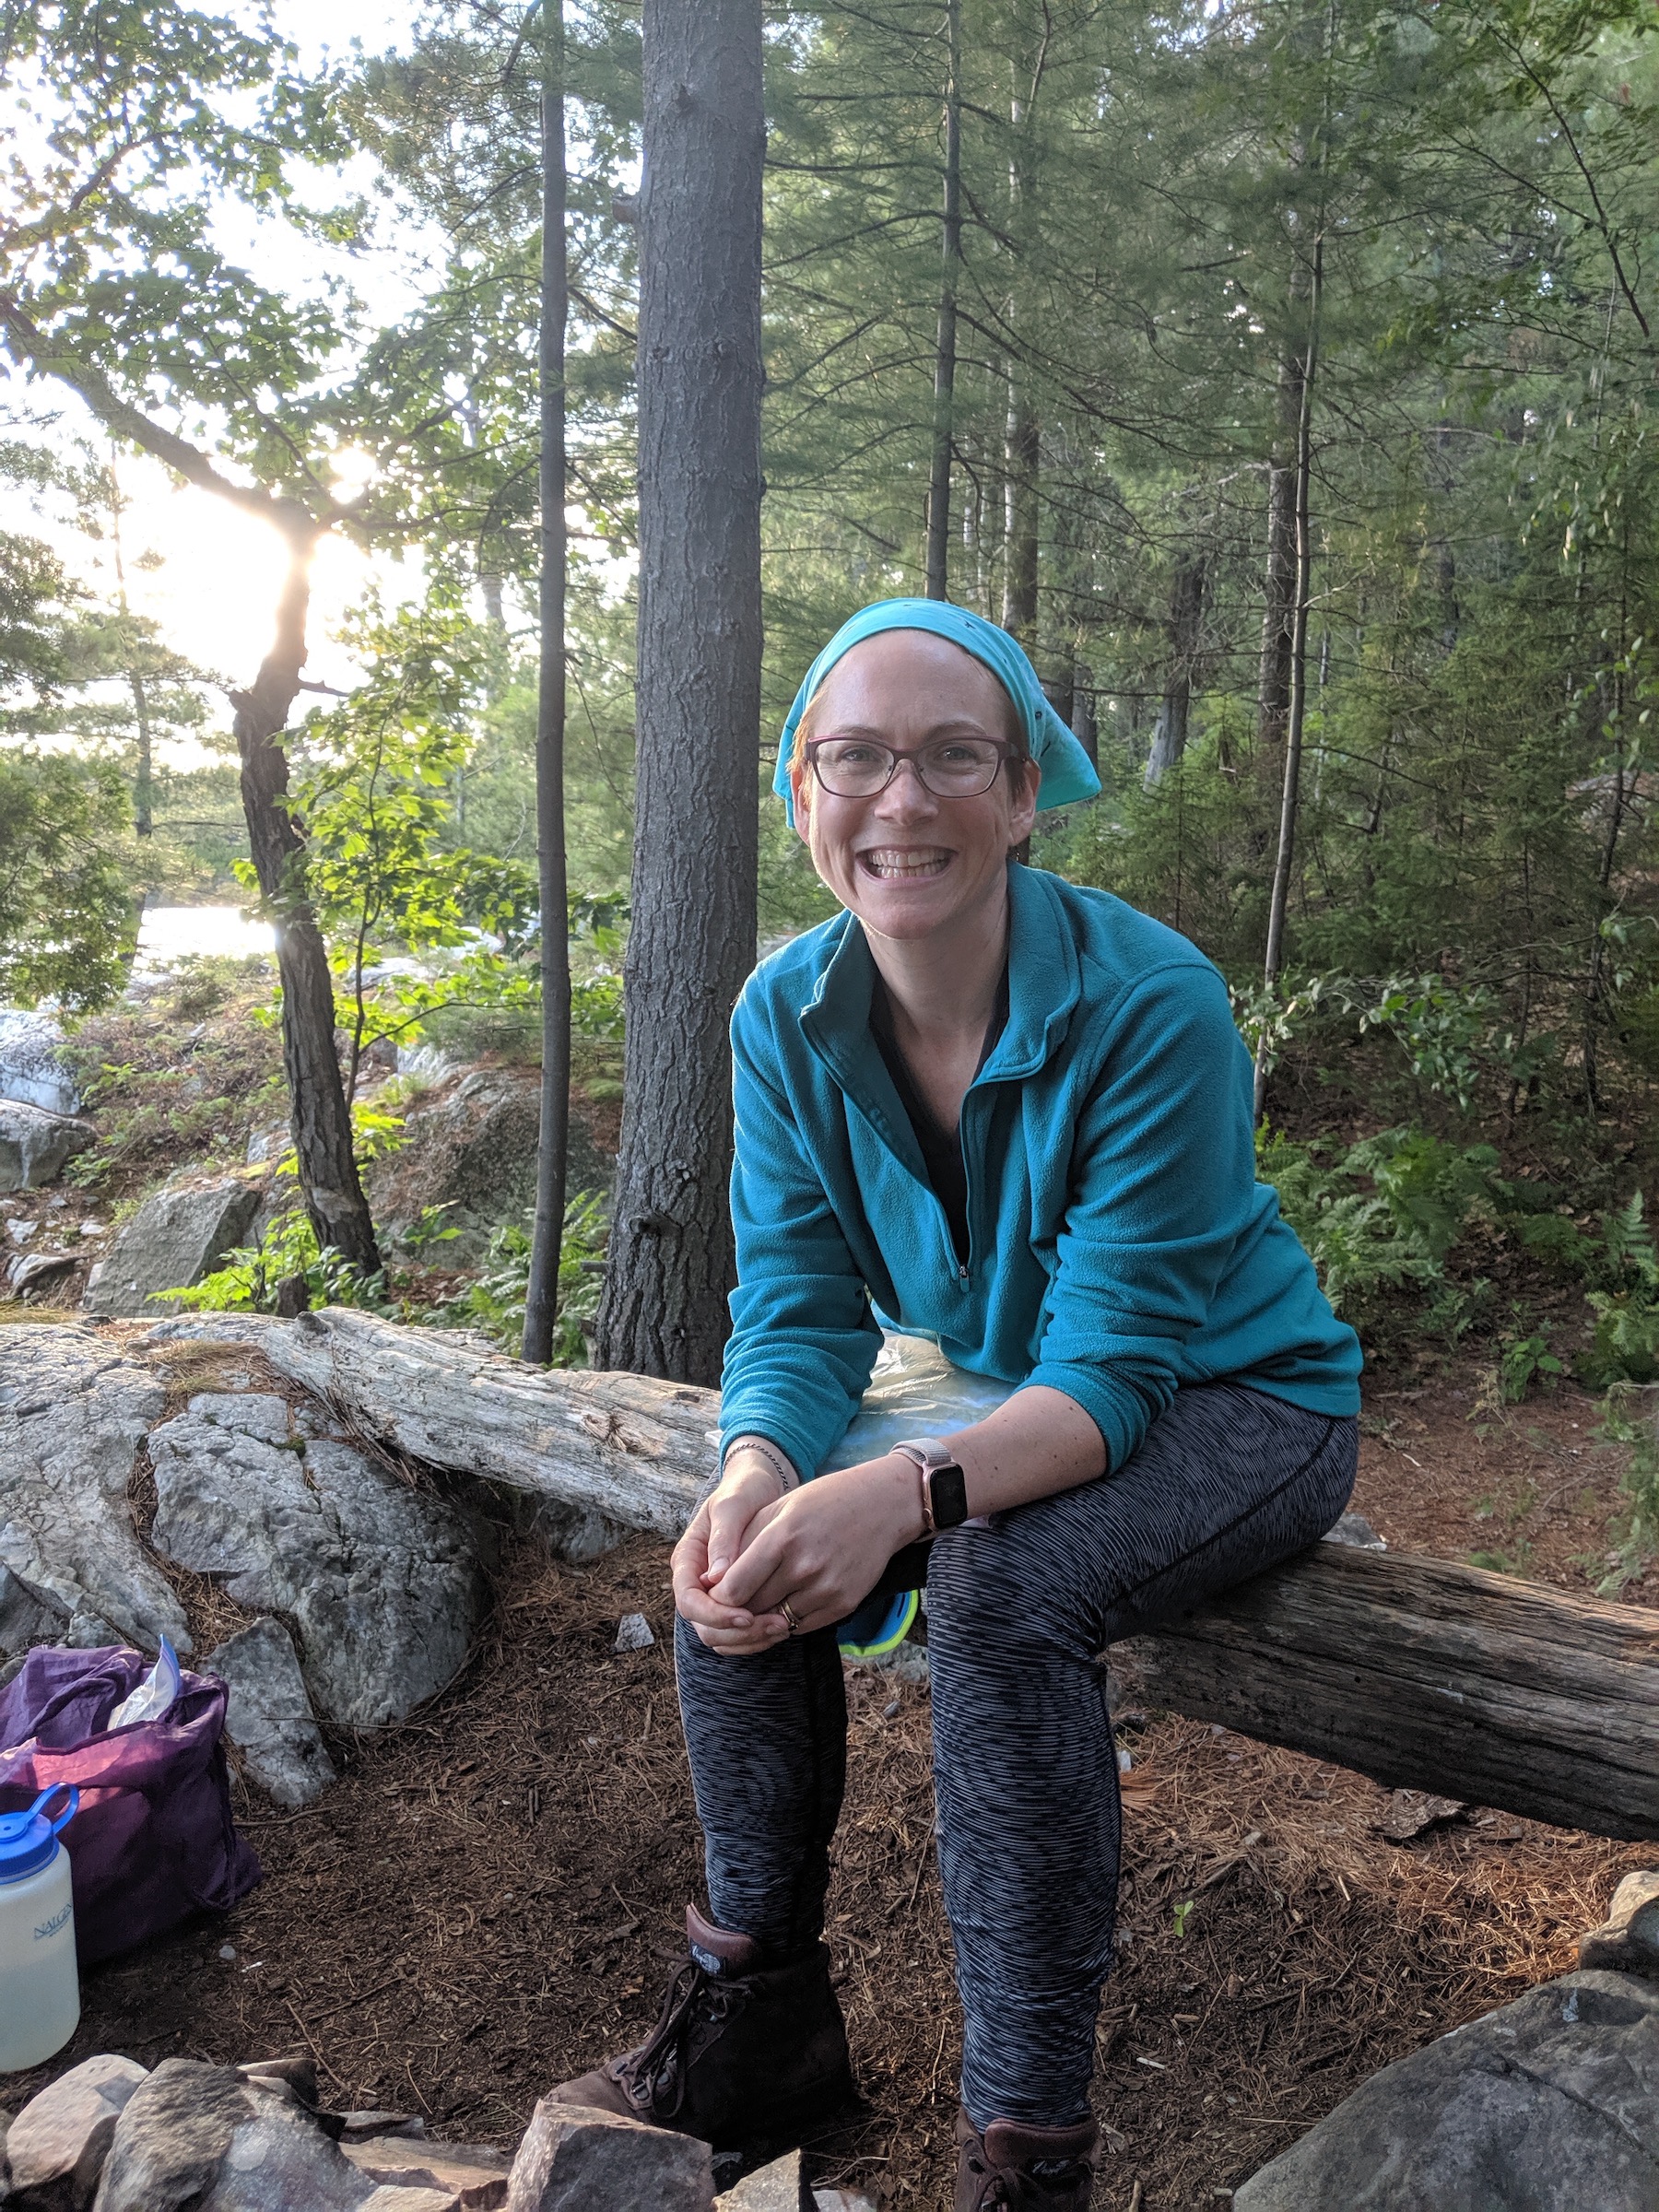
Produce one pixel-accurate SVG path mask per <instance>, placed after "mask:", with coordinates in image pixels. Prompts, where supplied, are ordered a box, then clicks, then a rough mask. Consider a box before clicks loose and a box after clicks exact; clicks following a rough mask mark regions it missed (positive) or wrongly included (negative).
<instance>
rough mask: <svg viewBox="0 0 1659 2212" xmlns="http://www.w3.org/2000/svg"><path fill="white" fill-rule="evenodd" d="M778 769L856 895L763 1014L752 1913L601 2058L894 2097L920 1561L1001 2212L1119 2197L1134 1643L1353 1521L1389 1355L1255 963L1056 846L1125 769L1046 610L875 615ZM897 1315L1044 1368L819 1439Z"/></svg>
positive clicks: (731, 1457)
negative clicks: (866, 1741)
mask: <svg viewBox="0 0 1659 2212" xmlns="http://www.w3.org/2000/svg"><path fill="white" fill-rule="evenodd" d="M779 778H780V784H781V788H782V792H783V794H784V796H785V799H786V803H787V804H788V806H790V809H791V815H792V819H793V820H794V826H795V828H796V830H797V831H798V833H799V835H800V836H801V837H802V838H803V839H804V840H805V841H806V845H807V847H808V849H809V850H810V852H811V854H812V859H813V864H814V865H815V866H816V868H817V869H818V874H819V876H820V877H822V879H823V881H824V882H825V883H826V884H827V885H828V886H829V888H830V889H831V890H832V891H833V892H834V893H835V894H836V896H837V897H838V898H839V899H840V900H841V903H842V905H843V907H844V908H845V910H846V911H845V912H844V913H842V914H841V916H840V917H839V918H838V919H837V920H836V921H834V922H830V923H826V924H824V925H823V926H822V927H821V928H819V929H817V930H814V931H812V932H810V933H809V934H808V935H806V936H804V937H801V938H798V939H797V940H796V941H795V942H794V944H793V945H791V946H789V947H786V948H785V949H784V950H783V951H782V953H779V954H778V955H776V956H775V957H774V958H773V959H770V960H767V961H765V962H763V963H762V965H761V966H760V968H759V969H758V970H757V971H756V973H755V974H754V976H753V977H751V979H750V981H749V983H748V985H747V988H746V990H745V992H744V994H743V997H742V999H741V1001H740V1002H739V1005H738V1008H737V1012H736V1016H735V1020H734V1023H733V1032H732V1034H733V1047H734V1058H735V1106H736V1135H735V1164H734V1169H733V1177H732V1211H733V1220H734V1225H735V1230H736V1241H737V1262H738V1287H737V1289H736V1291H735V1293H734V1295H733V1299H732V1321H733V1328H732V1335H731V1338H730V1341H729V1344H728V1347H727V1352H726V1363H725V1373H724V1383H723V1388H722V1394H721V1433H722V1439H723V1447H724V1450H723V1462H722V1471H721V1476H720V1479H719V1481H718V1483H717V1484H716V1485H715V1486H714V1488H713V1489H712V1495H711V1496H710V1498H709V1499H708V1500H707V1501H706V1502H705V1503H704V1505H703V1506H702V1507H701V1509H700V1512H698V1513H697V1514H696V1516H695V1517H694V1518H693V1520H692V1522H691V1524H690V1526H689V1528H688V1530H687V1532H686V1535H685V1536H684V1537H683V1538H682V1539H681V1541H680V1543H679V1545H678V1547H677V1549H676V1552H675V1560H674V1583H675V1598H676V1603H677V1608H678V1612H679V1621H678V1626H677V1635H676V1648H677V1664H678V1669H679V1685H680V1701H681V1709H682V1712H683V1715H684V1720H685V1730H686V1743H687V1747H688V1752H689V1755H690V1761H691V1772H692V1780H693V1783H694V1785H695V1789H696V1794H697V1805H698V1811H699V1815H700V1818H701V1821H702V1826H703V1832H704V1837H705V1840H706V1845H707V1854H706V1865H707V1872H708V1885H709V1912H708V1913H707V1915H705V1914H704V1913H703V1912H701V1911H700V1910H699V1909H697V1908H695V1907H693V1908H692V1909H691V1910H690V1911H689V1912H688V1933H689V1937H690V1956H689V1958H688V1960H687V1962H686V1965H685V1966H684V1968H682V1970H681V1972H680V1975H679V1977H678V1979H677V1982H676V1983H675V1987H674V1991H673V1993H672V1994H671V1995H670V1998H669V2002H668V2004H667V2006H666V2007H665V2011H664V2015H663V2018H662V2021H661V2022H660V2024H659V2026H658V2028H657V2030H656V2032H655V2034H654V2035H653V2037H652V2038H651V2040H650V2041H648V2042H647V2043H646V2044H645V2045H644V2046H642V2047H641V2050H639V2051H636V2052H630V2053H626V2054H625V2055H624V2056H622V2057H620V2058H618V2059H613V2060H612V2061H611V2062H610V2064H609V2065H606V2066H605V2067H602V2068H600V2069H599V2070H598V2071H596V2072H594V2073H592V2074H588V2075H585V2076H583V2077H582V2078H581V2079H580V2080H579V2081H576V2082H572V2083H571V2084H570V2085H568V2088H566V2090H565V2091H564V2092H562V2093H563V2094H564V2095H566V2096H568V2097H570V2098H571V2099H572V2100H575V2101H577V2102H579V2103H583V2104H589V2105H595V2104H596V2105H602V2106H608V2107H609V2108H610V2109H612V2110H614V2111H618V2112H628V2113H630V2114H632V2115H633V2116H635V2117H639V2118H642V2119H646V2120H652V2121H655V2122H656V2123H657V2124H662V2125H668V2126H675V2127H682V2128H688V2129H690V2130H692V2131H693V2132H695V2133H697V2134H700V2135H705V2136H708V2137H709V2138H710V2139H711V2140H712V2142H714V2143H716V2144H717V2145H720V2146H722V2147H724V2146H727V2145H731V2146H733V2147H741V2146H743V2145H744V2144H746V2143H750V2142H752V2141H754V2139H755V2138H757V2137H759V2136H767V2135H771V2134H776V2133H779V2132H783V2131H788V2130H797V2129H800V2128H803V2127H806V2126H808V2125H810V2124H813V2122H814V2121H815V2120H817V2119H818V2118H820V2117H822V2116H823V2115H824V2114H825V2113H826V2112H828V2111H830V2109H831V2108H833V2107H834V2105H835V2104H836V2103H837V2102H838V2101H839V2100H841V2099H842V2098H843V2097H845V2096H846V2095H847V2094H848V2093H849V2091H850V2088H851V2075H850V2071H849V2061H848V2053H847V2046H846V2039H845V2034H844V2031H843V2030H842V2026H841V2014H840V2010H839V2007H838V2006H837V2002H836V1998H835V1994H834V1992H833V1990H832V1988H831V1987H830V1978H829V1971H828V1957H829V1955H828V1953H827V1952H826V1951H825V1949H824V1947H823V1946H822V1943H821V1940H820V1937H821V1932H822V1920H823V1907H824V1896H825V1888H826V1885H827V1882H828V1878H829V1849H830V1841H831V1839H832V1837H833V1834H834V1831H835V1826H836V1822H837V1818H838V1817H839V1813H840V1808H841V1789H842V1783H843V1779H844V1759H845V1741H844V1738H845V1705H844V1697H843V1690H842V1683H841V1659H840V1653H839V1649H838V1644H837V1638H836V1628H837V1624H839V1623H841V1622H842V1621H844V1620H845V1619H846V1618H848V1616H849V1615H851V1614H852V1613H853V1611H854V1610H855V1609H856V1608H857V1607H858V1606H860V1605H861V1603H862V1602H863V1600H864V1599H865V1598H866V1597H867V1596H869V1595H870V1594H871V1593H872V1592H874V1591H877V1589H882V1590H893V1589H896V1588H900V1589H901V1588H905V1587H908V1586H911V1585H912V1584H913V1583H914V1582H915V1580H916V1579H917V1576H918V1572H919V1573H920V1574H923V1575H924V1576H925V1581H926V1586H927V1596H928V1656H929V1661H930V1667H931V1678H932V1690H933V1695H932V1706H933V1720H934V1745H935V1780H936V1785H937V1795H938V1834H939V1865H940V1873H941V1876H942V1878H943V1883H944V1888H945V1897H946V1904H947V1911H948V1912H949V1916H950V1924H951V1934H952V1937H953V1940H954V1943H955V1949H956V1965H957V1980H958V1986H959V1991H960V1994H961V1998H962V2007H963V2013H964V2016H965V2037H964V2059H963V2070H962V2113H961V2117H960V2121H959V2129H958V2141H959V2175H958V2182H957V2193H956V2208H957V2212H987V2208H988V2207H989V2206H992V2205H994V2204H996V2205H1006V2204H1018V2205H1020V2206H1024V2207H1026V2212H1083V2208H1084V2207H1085V2206H1087V2204H1088V2198H1089V2194H1090V2188H1091V2180H1092V2170H1093V2164H1094V2159H1095V2152H1096V2148H1097V2145H1098V2141H1099V2133H1098V2130H1097V2128H1096V2126H1095V2124H1094V2122H1093V2121H1092V2119H1091V2118H1090V2116H1089V2110H1088V2092H1089V2080H1090V2075H1091V2071H1092V2066H1093V2059H1094V2020H1095V2014H1096V2010H1097V2007H1098V2003H1099V1995H1100V1984H1101V1982H1102V1980H1103V1978H1104V1975H1105V1971H1106V1968H1107V1965H1108V1962H1109V1960H1110V1959H1111V1955H1112V1905H1113V1896H1114V1890H1115V1885H1116V1867H1117V1831H1118V1801H1117V1766H1116V1759H1115V1757H1114V1754H1113V1748H1112V1723H1111V1716H1110V1714H1109V1713H1108V1712H1107V1709H1106V1699H1105V1671H1104V1669H1103V1667H1101V1666H1100V1664H1099V1654H1100V1652H1101V1650H1102V1649H1103V1648H1104V1647H1105V1646H1106V1645H1107V1644H1109V1643H1111V1642H1112V1641H1114V1640H1115V1639H1116V1638H1118V1637H1120V1636H1124V1635H1128V1634H1131V1633H1135V1632H1136V1631H1138V1630H1141V1629H1143V1628H1144V1627H1146V1626H1147V1625H1148V1623H1149V1622H1150V1621H1152V1620H1154V1619H1156V1618H1158V1617H1159V1614H1161V1613H1163V1612H1165V1611H1167V1610H1170V1609H1173V1608H1176V1607H1179V1606H1187V1605H1193V1604H1196V1603H1198V1602H1201V1601H1202V1600H1203V1599H1204V1598H1205V1597H1206V1596H1207V1595H1209V1594H1212V1593H1213V1592H1215V1591H1217V1590H1218V1589H1221V1588H1224V1587H1225V1586H1226V1585H1227V1584H1229V1583H1232V1582H1235V1581H1238V1580H1241V1578H1242V1577H1244V1576H1246V1575H1248V1574H1252V1573H1254V1572H1256V1571H1259V1570H1260V1569H1263V1568H1265V1567H1266V1566H1268V1565H1270V1564H1271V1563H1273V1562H1274V1561H1275V1560H1277V1559H1281V1558H1283V1557H1284V1556H1286V1554H1288V1552H1291V1551H1293V1550H1296V1549H1299V1548H1300V1547H1301V1546H1302V1545H1304V1544H1306V1543H1309V1542H1311V1541H1312V1539H1313V1538H1314V1537H1316V1536H1318V1535H1322V1534H1323V1533H1324V1530H1325V1529H1326V1528H1328V1527H1329V1526H1330V1525H1331V1524H1332V1523H1333V1522H1335V1519H1336V1517H1337V1515H1338V1514H1339V1513H1340V1512H1341V1510H1342V1507H1343V1505H1344V1503H1345V1502H1346V1500H1347V1494H1348V1490H1349V1488H1350V1486H1351V1484H1352V1481H1353V1473H1354V1461H1355V1444H1356V1426H1357V1424H1356V1421H1355V1418H1354V1416H1355V1414H1356V1412H1357V1410H1358V1393H1357V1390H1356V1387H1355V1382H1356V1376H1357V1373H1358V1369H1359V1347H1358V1345H1357V1343H1356V1341H1355V1339H1354V1336H1353V1334H1352V1332H1351V1331H1350V1330H1348V1329H1347V1328H1346V1327H1344V1326H1343V1324H1341V1323H1339V1322H1338V1321H1336V1319H1335V1316H1334V1315H1333V1314H1332V1312H1331V1310H1330V1308H1329V1306H1328V1305H1327V1304H1326V1303H1325V1301H1324V1298H1323V1297H1322V1296H1321V1294H1320V1291H1319V1288H1318V1284H1317V1282H1316V1280H1315V1278H1314V1275H1313V1271H1312V1266H1311V1265H1310V1264H1309V1261H1308V1259H1307V1256H1306V1254H1305V1253H1303V1252H1302V1251H1301V1249H1300V1245H1299V1244H1298V1243H1297V1241H1296V1239H1295V1237H1294V1236H1293V1235H1292V1233H1291V1232H1290V1230H1288V1228H1287V1227H1286V1225H1285V1224H1284V1223H1283V1222H1282V1221H1281V1220H1280V1219H1279V1218H1278V1209H1277V1201H1276V1199H1275V1197H1274V1194H1273V1193H1272V1192H1271V1191H1270V1190H1266V1189H1264V1188H1261V1187H1259V1186H1258V1185H1257V1183H1256V1182H1255V1171H1254V1147H1253V1130H1252V1119H1251V1066H1250V1062H1249V1059H1248V1056H1247V1055H1246V1053H1245V1052H1244V1048H1243V1046H1242V1044H1241V1041H1240V1040H1239V1036H1238V1033H1237V1031H1236V1030H1234V1028H1233V1026H1232V1018H1231V1013H1230V1007H1229V1003H1228V998H1227V993H1226V988H1225V986H1224V985H1223V983H1222V981H1221V979H1220V977H1219V976H1218V973H1217V972H1216V971H1215V970H1214V969H1213V968H1212V967H1211V966H1210V964H1209V962H1208V961H1207V960H1206V959H1204V958H1203V956H1202V955H1201V954H1200V953H1199V952H1197V951H1196V950H1195V948H1194V947H1193V946H1191V945H1190V944H1188V943H1187V942H1186V940H1185V939H1184V938H1182V937H1180V936H1177V935H1175V934H1174V932H1173V931H1171V930H1168V929H1165V928H1163V927H1162V926H1161V924H1158V923H1156V922H1151V921H1148V920H1147V918H1146V917H1145V916H1144V915H1141V914H1137V913H1135V912H1133V910H1132V909H1130V908H1128V907H1126V906H1124V904H1123V902H1122V901H1121V900H1116V899H1113V898H1112V897H1111V895H1110V894H1109V893H1106V892H1104V891H1089V890H1081V889H1078V888H1077V887H1076V886H1074V885H1071V884H1067V883H1065V882H1063V881H1062V880H1061V879H1060V878H1059V877H1053V876H1048V875H1044V874H1042V873H1041V872H1040V871H1038V870H1035V869H1030V868H1027V867H1024V866H1022V865H1019V864H1018V862H1017V861H1015V859H1014V857H1013V856H1014V853H1015V852H1016V850H1017V848H1018V846H1019V845H1020V843H1021V842H1022V841H1023V840H1024V839H1025V837H1026V836H1027V834H1028V833H1029V831H1030V828H1031V824H1032V821H1033V818H1034V817H1035V815H1036V814H1037V812H1038V811H1039V810H1040V809H1041V808H1042V807H1044V806H1055V805H1059V804H1063V803H1065V802H1066V801H1069V800H1073V799H1077V798H1080V797H1084V796H1087V795H1088V794H1089V793H1090V792H1091V791H1092V790H1093V789H1095V788H1096V785H1095V780H1094V776H1093V771H1092V770H1091V769H1090V768H1089V766H1088V761H1087V759H1086V758H1085V756H1084V755H1083V753H1082V750H1081V747H1078V746H1077V743H1076V741H1075V739H1074V738H1073V737H1072V735H1071V734H1070V732H1069V731H1068V730H1066V729H1065V726H1064V724H1061V723H1060V722H1059V720H1058V718H1057V717H1056V716H1055V715H1054V713H1053V710H1052V709H1051V708H1050V707H1049V705H1048V702H1047V701H1046V700H1045V699H1044V698H1043V695H1042V691H1041V687H1040V686H1039V684H1038V681H1037V677H1036V675H1035V673H1034V671H1033V670H1032V668H1031V665H1030V662H1029V661H1028V660H1027V659H1026V657H1025V655H1024V653H1022V652H1021V651H1020V649H1019V647H1018V645H1017V644H1016V643H1015V641H1013V640H1012V639H1011V638H1010V637H1008V636H1007V634H1006V632H1004V631H1002V630H1000V629H995V628H994V626H993V625H992V624H990V623H988V622H984V621H982V620H981V619H980V618H978V617H976V616H972V615H969V614H965V613H964V612H962V611H961V610H960V609H958V608H955V607H950V606H943V605H941V604H940V603H938V602H936V601H924V600H897V601H888V602H886V603H885V604H883V605H881V606H875V607H869V608H866V609H865V612H864V613H863V614H862V615H860V616H857V617H855V618H853V621H852V622H851V623H849V624H848V625H847V626H846V628H845V629H842V630H841V632H840V633H839V634H838V635H837V637H836V638H835V639H834V640H832V641H831V642H830V645H829V646H828V647H826V649H825V651H824V653H821V654H820V655H819V656H818V661H817V662H815V664H814V665H813V668H812V670H811V671H810V673H809V675H808V677H807V679H806V683H805V684H804V685H803V686H802V689H801V693H800V696H799V697H798V699H797V700H796V702H795V707H794V711H793V712H792V713H791V715H790V718H789V721H788V723H787V724H786V725H785V729H784V738H783V746H782V758H781V760H780V766H779ZM883 1324H885V1325H886V1326H888V1327H889V1328H896V1329H900V1330H907V1331H910V1332H912V1333H913V1334H916V1335H926V1336H930V1337H932V1338H933V1339H934V1340H935V1342H936V1343H937V1344H938V1346H939V1348H940V1349H941V1351H942V1352H943V1353H944V1354H945V1356H946V1358H947V1359H949V1360H951V1361H952V1362H953V1363H954V1364H955V1365H957V1366H959V1367H960V1368H962V1369H965V1370H967V1371H971V1372H972V1373H974V1374H977V1375H980V1376H984V1377H987V1378H989V1379H991V1380H993V1381H994V1382H1001V1383H1002V1384H1004V1385H1005V1386H1006V1390H1007V1395H1006V1398H1005V1399H1004V1400H1003V1402H1002V1403H1001V1404H1000V1405H998V1406H996V1407H995V1408H994V1410H993V1411H992V1412H991V1413H990V1414H988V1415H987V1416H986V1417H985V1418H983V1419H982V1420H978V1421H975V1422H973V1423H972V1424H971V1425H970V1426H968V1427H966V1428H963V1429H961V1430H958V1431H957V1432H956V1433H955V1434H954V1435H952V1436H949V1437H944V1438H941V1437H918V1438H914V1439H912V1440H907V1441H904V1442H901V1443H899V1444H897V1445H895V1446H894V1448H893V1449H892V1450H891V1451H889V1452H887V1453H883V1454H882V1455H881V1456H880V1457H878V1458H876V1459H870V1460H865V1461H863V1462H861V1463H860V1464H858V1465H853V1466H845V1467H837V1468H835V1469H833V1470H832V1471H828V1470H826V1471H821V1472H820V1470H825V1468H826V1462H827V1461H828V1460H829V1459H830V1456H831V1454H832V1453H833V1452H834V1448H835V1446H836V1445H837V1443H839V1441H840V1440H841V1437H842V1436H843V1434H844V1433H845V1431H846V1429H847V1426H848V1423H849V1421H850V1420H851V1418H852V1417H853V1414H854V1413H855V1412H856V1411H857V1409H858V1406H859V1402H860V1399H861V1398H862V1396H863V1394H864V1392H865V1388H866V1386H867V1384H868V1382H869V1380H870V1375H871V1371H872V1367H873V1363H874V1360H875V1356H876V1353H877V1350H878V1348H879V1347H880V1343H881V1328H882V1325H883ZM918 1559H922V1560H924V1562H925V1564H924V1565H922V1566H921V1567H920V1568H918V1565H917V1561H918Z"/></svg>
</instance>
